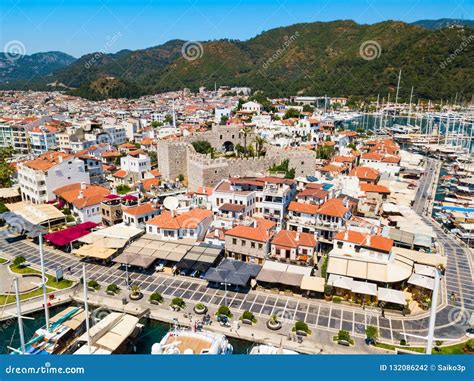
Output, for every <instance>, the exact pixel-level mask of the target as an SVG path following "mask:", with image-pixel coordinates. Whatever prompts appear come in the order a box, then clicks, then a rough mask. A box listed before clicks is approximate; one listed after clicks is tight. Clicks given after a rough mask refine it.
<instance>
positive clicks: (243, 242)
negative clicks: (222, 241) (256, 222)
mask: <svg viewBox="0 0 474 381" xmlns="http://www.w3.org/2000/svg"><path fill="white" fill-rule="evenodd" d="M246 245H247V242H246V241H245V240H244V239H243V240H242V247H245V246H246Z"/></svg>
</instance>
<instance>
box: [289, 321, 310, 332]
mask: <svg viewBox="0 0 474 381" xmlns="http://www.w3.org/2000/svg"><path fill="white" fill-rule="evenodd" d="M298 331H302V332H306V333H307V334H308V335H309V334H310V333H311V330H310V329H309V327H308V324H306V323H305V322H304V321H302V320H298V321H297V322H296V323H295V326H294V327H293V332H298Z"/></svg>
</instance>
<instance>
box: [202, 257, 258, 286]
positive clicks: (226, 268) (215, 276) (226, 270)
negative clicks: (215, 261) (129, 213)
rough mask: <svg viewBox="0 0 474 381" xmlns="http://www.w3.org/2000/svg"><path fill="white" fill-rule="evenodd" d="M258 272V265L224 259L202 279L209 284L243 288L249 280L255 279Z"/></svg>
mask: <svg viewBox="0 0 474 381" xmlns="http://www.w3.org/2000/svg"><path fill="white" fill-rule="evenodd" d="M260 270H261V266H259V265H255V264H253V263H246V262H241V261H237V260H235V259H230V258H226V259H224V260H223V261H222V262H221V263H220V264H219V266H217V267H216V268H210V269H209V270H208V271H207V273H206V275H205V276H204V279H205V280H207V281H209V282H216V283H226V284H231V285H235V286H242V287H245V286H247V285H248V283H249V280H250V278H255V277H256V276H257V274H258V273H259V272H260Z"/></svg>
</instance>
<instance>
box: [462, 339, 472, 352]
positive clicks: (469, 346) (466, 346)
mask: <svg viewBox="0 0 474 381" xmlns="http://www.w3.org/2000/svg"><path fill="white" fill-rule="evenodd" d="M464 351H465V352H474V339H469V340H468V341H466V344H464Z"/></svg>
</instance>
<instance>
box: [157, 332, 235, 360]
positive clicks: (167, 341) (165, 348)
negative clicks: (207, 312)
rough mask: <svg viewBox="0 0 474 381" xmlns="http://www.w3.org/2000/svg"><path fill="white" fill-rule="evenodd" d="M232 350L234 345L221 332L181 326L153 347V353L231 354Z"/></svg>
mask: <svg viewBox="0 0 474 381" xmlns="http://www.w3.org/2000/svg"><path fill="white" fill-rule="evenodd" d="M232 352H233V347H232V345H231V344H230V343H229V342H228V340H227V338H226V337H225V336H224V335H222V334H220V333H215V332H210V331H194V330H191V329H181V328H174V329H172V330H170V331H169V332H168V333H167V334H166V335H165V337H163V339H161V341H160V342H159V343H155V344H153V346H152V348H151V354H152V355H179V354H184V355H187V354H198V355H230V354H232Z"/></svg>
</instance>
